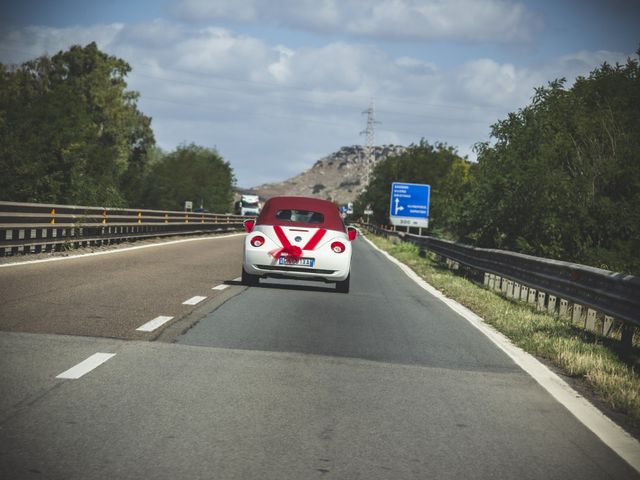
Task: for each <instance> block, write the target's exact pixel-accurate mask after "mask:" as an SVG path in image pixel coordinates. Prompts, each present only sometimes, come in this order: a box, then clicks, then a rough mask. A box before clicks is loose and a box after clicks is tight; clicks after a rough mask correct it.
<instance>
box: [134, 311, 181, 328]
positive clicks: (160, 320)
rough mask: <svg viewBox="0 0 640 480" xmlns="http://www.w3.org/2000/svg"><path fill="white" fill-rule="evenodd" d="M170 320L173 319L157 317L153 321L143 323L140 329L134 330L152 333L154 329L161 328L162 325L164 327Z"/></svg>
mask: <svg viewBox="0 0 640 480" xmlns="http://www.w3.org/2000/svg"><path fill="white" fill-rule="evenodd" d="M171 319H173V317H167V316H165V315H160V316H159V317H156V318H154V319H153V320H151V321H149V322H147V323H145V324H144V325H142V326H141V327H139V328H136V330H138V331H140V332H153V331H154V330H155V329H156V328H158V327H161V326H162V325H164V324H165V323H167V322H168V321H169V320H171Z"/></svg>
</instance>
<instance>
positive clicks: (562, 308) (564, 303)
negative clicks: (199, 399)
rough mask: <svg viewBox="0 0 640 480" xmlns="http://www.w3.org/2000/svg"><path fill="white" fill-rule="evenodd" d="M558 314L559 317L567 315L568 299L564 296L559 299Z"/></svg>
mask: <svg viewBox="0 0 640 480" xmlns="http://www.w3.org/2000/svg"><path fill="white" fill-rule="evenodd" d="M558 315H559V316H560V317H564V318H566V317H569V316H570V315H569V300H566V299H564V298H561V299H560V309H559V310H558Z"/></svg>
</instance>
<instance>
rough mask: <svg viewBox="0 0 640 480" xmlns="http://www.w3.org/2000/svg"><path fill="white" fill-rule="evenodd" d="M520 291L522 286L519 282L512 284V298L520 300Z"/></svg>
mask: <svg viewBox="0 0 640 480" xmlns="http://www.w3.org/2000/svg"><path fill="white" fill-rule="evenodd" d="M521 291H522V285H520V283H519V282H513V298H515V299H516V300H520V295H521V294H522V293H521Z"/></svg>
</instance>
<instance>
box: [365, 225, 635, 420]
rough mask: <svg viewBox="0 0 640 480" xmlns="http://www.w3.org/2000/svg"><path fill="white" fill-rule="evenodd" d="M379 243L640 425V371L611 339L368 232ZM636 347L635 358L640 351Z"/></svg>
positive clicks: (514, 339)
mask: <svg viewBox="0 0 640 480" xmlns="http://www.w3.org/2000/svg"><path fill="white" fill-rule="evenodd" d="M367 238H369V239H370V240H371V241H373V243H375V244H376V245H377V246H378V247H379V248H381V249H383V250H385V251H387V252H388V253H389V254H391V255H392V256H394V257H395V258H397V259H398V260H400V261H401V262H403V263H405V264H406V265H408V266H409V267H411V268H412V269H413V270H414V271H415V272H416V273H417V274H418V275H420V276H421V277H422V278H424V279H425V280H426V281H427V282H428V283H430V284H431V285H433V286H434V287H435V288H437V289H438V290H440V291H441V292H442V293H444V294H445V295H446V296H448V297H450V298H452V299H454V300H456V301H457V302H458V303H460V304H462V305H464V306H465V307H467V308H469V309H470V310H472V311H474V312H475V313H476V314H478V315H479V316H481V317H482V318H483V319H484V320H485V321H486V322H487V323H489V324H490V325H493V326H494V327H495V328H496V329H497V330H499V331H500V332H502V333H503V334H505V335H506V336H507V337H509V338H510V339H511V341H512V342H513V343H514V344H515V345H517V346H519V347H520V348H522V349H523V350H525V351H527V352H529V353H531V354H532V355H535V356H537V357H540V358H543V359H546V360H548V361H549V362H551V363H552V364H553V365H555V366H556V367H558V368H559V369H561V370H562V371H563V372H564V373H565V374H566V375H568V376H571V377H574V378H578V379H581V380H583V381H584V383H585V384H586V385H587V386H588V388H589V389H591V390H592V391H593V392H594V394H595V395H596V396H597V397H598V398H599V399H600V400H601V401H603V402H604V404H605V405H607V406H608V407H609V408H610V409H611V410H612V411H614V412H618V413H621V414H623V415H625V416H626V419H627V420H628V422H629V425H630V426H632V428H633V429H634V430H637V429H638V428H640V374H639V372H638V371H637V369H636V368H634V367H633V365H634V361H633V358H632V359H629V358H627V361H626V362H625V361H624V360H623V359H622V358H621V357H620V356H619V355H618V353H617V352H616V350H615V348H612V345H614V344H613V343H612V342H611V340H609V339H605V338H602V337H597V336H594V335H593V334H590V333H588V332H585V331H584V330H581V329H578V328H576V327H575V326H574V325H572V323H571V321H570V320H562V319H559V318H557V317H555V316H553V315H550V314H548V313H543V312H537V311H535V310H534V309H533V308H531V307H530V306H529V305H527V304H524V303H520V302H516V301H512V300H509V299H507V298H505V297H502V296H500V295H498V294H497V293H495V292H493V291H491V290H488V289H486V288H483V287H481V286H479V285H477V284H475V283H473V282H472V281H470V280H468V279H466V278H464V277H461V276H459V275H456V274H454V273H453V272H451V271H449V270H447V269H446V268H443V267H441V266H439V264H438V263H437V262H436V261H435V259H434V256H433V255H430V254H427V255H426V256H423V257H421V256H420V255H419V250H418V247H417V246H415V245H413V244H410V243H404V242H399V243H398V242H393V241H391V240H388V239H385V238H384V237H381V236H377V235H373V234H369V233H368V234H367ZM638 350H639V349H638V348H635V349H634V355H635V358H638V357H639V356H640V352H638Z"/></svg>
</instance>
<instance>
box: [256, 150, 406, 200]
mask: <svg viewBox="0 0 640 480" xmlns="http://www.w3.org/2000/svg"><path fill="white" fill-rule="evenodd" d="M405 149H406V147H402V146H399V145H382V146H376V147H371V152H368V151H367V147H364V146H361V145H354V146H351V147H342V148H341V149H340V150H339V151H337V152H335V153H332V154H331V155H329V156H327V157H324V158H322V159H320V160H318V161H317V162H316V163H315V164H314V165H313V166H312V167H311V168H310V169H309V170H307V171H305V172H302V173H300V174H299V175H296V176H295V177H292V178H289V179H288V180H284V181H283V182H279V183H266V184H264V185H259V186H257V187H254V188H252V189H249V190H245V191H244V193H256V194H258V195H260V197H262V198H265V199H267V198H270V197H273V196H276V195H303V196H310V197H318V198H325V199H329V200H333V201H335V202H338V203H340V204H345V203H348V202H352V201H354V200H355V198H356V197H357V196H358V194H359V193H360V192H362V191H363V190H364V188H365V187H366V186H367V184H368V183H369V177H370V176H371V172H372V170H373V167H374V165H375V164H376V163H378V162H379V161H380V160H382V159H385V158H387V157H390V156H394V155H399V154H401V153H402V152H404V151H405Z"/></svg>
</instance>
